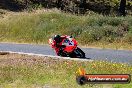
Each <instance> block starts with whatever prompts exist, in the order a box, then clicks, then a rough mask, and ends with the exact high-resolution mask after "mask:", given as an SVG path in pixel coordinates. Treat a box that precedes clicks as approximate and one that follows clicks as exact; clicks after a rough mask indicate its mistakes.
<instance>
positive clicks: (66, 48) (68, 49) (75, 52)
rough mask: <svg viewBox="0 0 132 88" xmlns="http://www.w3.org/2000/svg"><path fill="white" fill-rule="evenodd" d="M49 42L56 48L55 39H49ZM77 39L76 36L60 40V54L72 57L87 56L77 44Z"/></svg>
mask: <svg viewBox="0 0 132 88" xmlns="http://www.w3.org/2000/svg"><path fill="white" fill-rule="evenodd" d="M49 44H50V45H51V47H52V48H54V49H55V47H54V46H53V45H54V40H53V39H52V38H50V39H49ZM77 44H78V43H77V41H76V40H75V39H74V38H65V39H63V40H62V42H60V44H59V45H60V46H61V48H59V51H60V52H59V53H58V56H62V57H71V58H85V53H84V52H83V51H82V50H81V49H80V48H79V47H78V46H77Z"/></svg>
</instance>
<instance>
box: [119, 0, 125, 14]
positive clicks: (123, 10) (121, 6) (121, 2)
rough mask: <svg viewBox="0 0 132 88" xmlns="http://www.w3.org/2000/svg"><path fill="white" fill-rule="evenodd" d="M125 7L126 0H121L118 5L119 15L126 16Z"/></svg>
mask: <svg viewBox="0 0 132 88" xmlns="http://www.w3.org/2000/svg"><path fill="white" fill-rule="evenodd" d="M125 7H126V0H121V1H120V7H119V15H120V16H126V12H125Z"/></svg>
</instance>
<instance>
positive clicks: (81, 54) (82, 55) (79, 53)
mask: <svg viewBox="0 0 132 88" xmlns="http://www.w3.org/2000/svg"><path fill="white" fill-rule="evenodd" d="M71 56H72V57H77V58H85V53H84V52H83V51H82V50H81V49H80V48H78V47H77V49H75V50H74V52H73V53H72V55H71Z"/></svg>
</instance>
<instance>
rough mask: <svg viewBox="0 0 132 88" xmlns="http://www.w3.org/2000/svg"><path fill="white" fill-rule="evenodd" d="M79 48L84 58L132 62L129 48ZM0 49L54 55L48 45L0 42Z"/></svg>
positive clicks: (131, 52)
mask: <svg viewBox="0 0 132 88" xmlns="http://www.w3.org/2000/svg"><path fill="white" fill-rule="evenodd" d="M81 49H82V50H83V51H84V52H85V53H86V57H87V58H85V59H91V60H107V61H111V62H117V63H128V64H132V51H131V50H112V49H95V48H81ZM0 51H12V52H24V53H34V54H42V55H50V56H51V55H52V56H56V54H55V52H54V50H53V49H52V48H51V47H50V46H48V45H32V44H13V43H0Z"/></svg>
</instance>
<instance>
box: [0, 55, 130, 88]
mask: <svg viewBox="0 0 132 88" xmlns="http://www.w3.org/2000/svg"><path fill="white" fill-rule="evenodd" d="M79 67H83V68H84V69H85V70H86V71H87V73H88V74H132V66H131V65H127V64H119V63H111V62H105V61H92V62H88V61H85V62H84V61H73V60H64V59H57V58H56V59H54V58H50V57H38V56H28V55H18V54H6V55H0V88H70V87H71V88H124V87H125V88H131V87H132V83H130V84H94V85H92V86H91V85H88V84H86V85H84V86H80V85H78V84H77V83H76V80H75V78H76V71H77V70H78V68H79Z"/></svg>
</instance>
